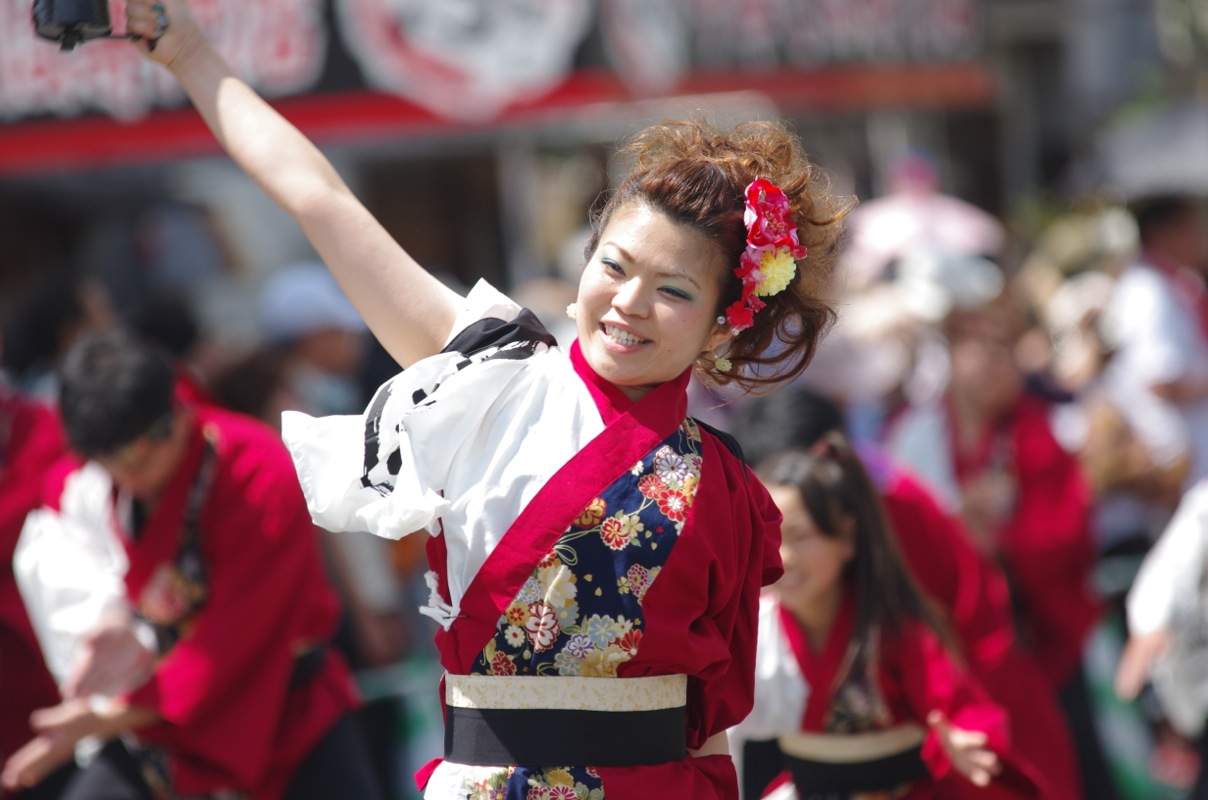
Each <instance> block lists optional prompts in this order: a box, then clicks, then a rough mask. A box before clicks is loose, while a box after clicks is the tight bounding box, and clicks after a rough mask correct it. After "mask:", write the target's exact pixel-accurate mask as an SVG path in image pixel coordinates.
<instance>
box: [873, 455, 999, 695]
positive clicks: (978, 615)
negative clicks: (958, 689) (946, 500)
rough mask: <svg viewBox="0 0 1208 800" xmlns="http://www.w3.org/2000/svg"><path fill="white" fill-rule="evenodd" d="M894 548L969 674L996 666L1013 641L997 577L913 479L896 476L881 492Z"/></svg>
mask: <svg viewBox="0 0 1208 800" xmlns="http://www.w3.org/2000/svg"><path fill="white" fill-rule="evenodd" d="M883 492H884V494H883V499H884V502H885V510H886V512H887V513H888V515H889V518H890V521H891V522H892V524H893V528H894V532H895V534H896V537H897V541H898V545H899V547H900V548H901V550H902V554H903V556H905V559H906V562H907V564H908V565H909V566H910V570H911V572H912V573H914V575H915V577H916V578H917V579H918V582H919V584H920V586H921V587H922V589H923V590H924V591H925V592H926V593H927V594H928V595H930V596H931V597H932V598H934V599H935V600H936V601H937V602H938V603H939V604H940V605H941V606H942V607H943V608H944V610H945V611H946V612H947V613H948V614H949V616H950V619H951V621H952V625H953V627H954V628H955V633H956V635H957V637H958V638H959V639H960V644H961V648H962V651H963V653H964V656H965V657H966V658H967V659H968V660H969V662H970V665H971V668H972V669H973V670H974V672H977V671H979V669H981V668H982V667H983V666H990V665H993V664H997V663H998V662H999V661H1001V660H1002V659H1003V658H1004V657H1005V655H1006V652H1007V651H1008V650H1009V649H1010V648H1011V646H1012V644H1013V643H1014V640H1015V629H1014V623H1013V621H1012V619H1011V600H1010V594H1009V591H1008V589H1007V582H1006V578H1005V577H1004V576H1003V574H1002V571H1001V570H1000V569H999V568H998V567H997V566H996V565H994V564H992V563H990V562H989V561H987V560H986V559H985V558H983V557H982V556H981V555H979V554H978V552H977V550H975V549H974V547H973V545H972V543H971V542H970V539H969V535H968V533H967V532H966V531H965V530H964V527H963V524H962V523H961V521H960V520H959V518H957V517H955V516H952V515H950V514H947V513H945V512H944V510H943V509H941V508H940V506H939V504H938V503H937V502H936V500H935V499H934V498H933V496H932V495H931V493H930V491H929V490H928V489H926V488H925V487H924V486H923V485H922V484H921V483H920V482H919V481H918V479H916V478H914V477H913V476H911V475H909V474H908V473H906V472H903V471H901V470H897V471H895V472H894V474H892V475H891V476H890V478H889V480H888V481H887V482H886V484H885V486H884V489H883Z"/></svg>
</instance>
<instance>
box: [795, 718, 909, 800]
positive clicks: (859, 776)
mask: <svg viewBox="0 0 1208 800" xmlns="http://www.w3.org/2000/svg"><path fill="white" fill-rule="evenodd" d="M924 736H925V731H924V730H923V728H921V727H919V726H918V725H913V724H907V725H899V726H897V727H894V728H886V729H885V730H879V731H868V732H865V733H855V734H827V733H818V734H814V733H797V734H792V735H789V736H782V737H780V739H779V740H778V743H779V745H780V752H781V753H782V754H783V756H784V765H785V767H786V768H787V769H788V771H789V773H790V774H791V775H792V776H793V784H794V785H795V786H796V787H797V790H798V793H799V794H801V795H803V796H808V795H815V794H826V793H827V792H839V791H848V792H877V791H889V790H891V789H896V788H898V787H901V786H904V785H908V784H911V783H914V782H915V781H918V780H921V779H923V778H926V777H928V776H929V775H930V773H929V772H928V771H927V766H926V765H925V764H924V763H923V758H922V745H923V738H924Z"/></svg>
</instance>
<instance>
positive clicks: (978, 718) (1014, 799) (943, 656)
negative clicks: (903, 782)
mask: <svg viewBox="0 0 1208 800" xmlns="http://www.w3.org/2000/svg"><path fill="white" fill-rule="evenodd" d="M886 650H887V652H886V656H887V658H886V661H885V664H886V665H887V668H888V669H895V670H897V677H898V679H899V680H900V689H901V695H902V697H903V698H904V700H905V703H906V705H907V706H908V708H909V714H910V716H911V717H912V718H913V719H916V720H918V721H920V722H921V723H922V724H926V720H927V717H928V716H929V715H930V714H931V712H932V711H940V712H943V714H944V716H946V717H947V718H948V721H949V722H950V723H951V724H952V725H954V726H955V727H957V728H962V729H964V730H968V731H979V732H981V733H984V734H985V735H986V747H987V748H988V749H990V750H992V751H993V752H994V753H995V754H996V755H997V756H998V757H999V760H1000V762H1001V767H1002V771H1001V773H1000V774H999V776H997V777H996V778H995V780H994V781H992V782H991V784H990V786H988V787H986V788H983V789H980V790H978V791H979V792H980V793H979V794H978V795H977V796H978V797H984V798H986V800H1022V799H1023V798H1037V797H1040V796H1041V793H1040V792H1041V790H1040V788H1039V787H1038V781H1037V779H1036V776H1035V772H1034V769H1033V767H1032V765H1030V764H1028V763H1027V762H1026V761H1024V760H1022V759H1020V758H1019V757H1018V755H1017V754H1016V753H1014V752H1013V750H1012V744H1011V740H1010V732H1009V730H1010V728H1009V723H1008V720H1007V714H1006V712H1005V711H1003V709H1002V708H1001V707H1000V706H999V705H998V704H997V703H995V702H994V701H993V700H991V699H990V697H989V696H988V695H987V694H986V692H985V690H984V689H982V687H981V686H980V685H979V684H978V683H977V681H976V680H975V679H974V678H973V677H972V676H971V675H969V673H968V672H967V671H966V670H965V669H964V667H963V666H961V665H960V664H959V663H958V662H956V661H955V660H954V659H953V658H952V656H951V655H950V654H949V652H948V651H947V649H946V648H945V647H944V645H943V643H942V642H941V641H940V639H939V637H938V636H937V635H936V634H935V633H934V632H933V631H932V630H930V629H929V628H927V627H926V626H925V625H922V624H915V625H912V626H910V627H908V628H907V629H906V631H905V632H904V633H903V634H902V635H901V636H900V637H898V638H897V639H896V640H895V641H893V642H891V643H887V648H886ZM883 675H884V673H883ZM887 679H888V678H887V677H883V678H882V680H883V681H885V680H887ZM922 755H923V761H924V763H926V765H927V768H928V770H930V771H931V774H932V775H933V776H935V778H936V779H937V780H939V779H943V778H945V777H947V778H948V780H950V781H961V782H965V783H967V781H965V778H964V777H963V776H960V775H959V774H957V773H956V772H955V770H954V768H953V766H952V763H951V761H950V760H949V758H948V754H947V753H946V752H945V750H944V747H943V744H942V742H941V741H940V738H939V735H938V734H937V733H936V731H935V729H930V730H928V731H927V737H926V739H925V740H924V741H923V753H922ZM968 785H969V786H972V784H968Z"/></svg>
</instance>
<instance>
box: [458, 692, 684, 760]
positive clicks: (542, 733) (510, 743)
mask: <svg viewBox="0 0 1208 800" xmlns="http://www.w3.org/2000/svg"><path fill="white" fill-rule="evenodd" d="M687 687H688V680H687V676H685V675H658V676H652V677H645V678H581V677H556V676H548V677H543V676H522V677H520V676H511V677H507V676H496V675H449V674H447V675H445V760H446V761H451V762H453V763H456V764H468V765H471V766H533V767H536V766H591V767H633V766H645V765H650V764H666V763H668V762H672V761H679V760H681V759H683V758H685V757H686V756H687V754H688V749H687Z"/></svg>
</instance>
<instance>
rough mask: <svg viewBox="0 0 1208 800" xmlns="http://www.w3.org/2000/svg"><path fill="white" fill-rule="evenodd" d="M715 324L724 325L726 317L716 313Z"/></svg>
mask: <svg viewBox="0 0 1208 800" xmlns="http://www.w3.org/2000/svg"><path fill="white" fill-rule="evenodd" d="M717 324H718V325H725V324H726V318H725V317H723V316H722V315H721V314H718V315H717Z"/></svg>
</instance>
